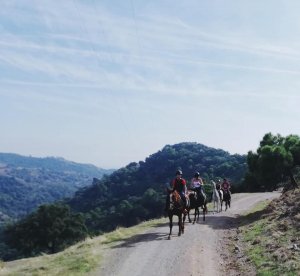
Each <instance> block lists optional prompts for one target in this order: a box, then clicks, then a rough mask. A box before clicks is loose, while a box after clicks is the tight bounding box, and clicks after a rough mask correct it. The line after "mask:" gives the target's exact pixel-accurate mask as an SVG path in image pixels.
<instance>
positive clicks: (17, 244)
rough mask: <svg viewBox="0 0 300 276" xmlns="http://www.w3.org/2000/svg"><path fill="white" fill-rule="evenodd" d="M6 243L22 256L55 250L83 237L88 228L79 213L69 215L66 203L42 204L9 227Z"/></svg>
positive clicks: (6, 232) (53, 251)
mask: <svg viewBox="0 0 300 276" xmlns="http://www.w3.org/2000/svg"><path fill="white" fill-rule="evenodd" d="M5 236H6V242H7V244H8V245H10V246H11V247H12V248H16V249H17V250H19V252H20V253H21V254H22V255H23V256H34V255H35V254H37V253H40V252H48V253H55V252H57V251H59V250H62V249H64V248H65V247H66V246H68V245H71V244H73V243H75V242H78V241H80V240H82V239H84V238H85V237H86V236H87V229H86V227H85V225H84V220H83V217H82V216H81V215H80V214H72V213H71V212H70V208H69V206H67V205H62V204H50V205H42V206H40V207H39V209H38V210H37V211H36V212H34V213H32V214H31V215H30V216H28V217H26V218H25V219H23V220H21V221H19V222H17V223H16V224H14V225H11V226H9V227H8V228H7V229H6V231H5Z"/></svg>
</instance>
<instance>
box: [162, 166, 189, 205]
mask: <svg viewBox="0 0 300 276" xmlns="http://www.w3.org/2000/svg"><path fill="white" fill-rule="evenodd" d="M181 176H182V171H181V170H177V171H176V177H175V178H174V179H173V180H172V182H171V187H172V189H171V190H169V191H170V192H174V191H177V192H178V193H179V195H180V198H181V199H182V201H183V203H184V206H185V207H187V188H186V181H185V179H183V178H182V177H181ZM169 203H170V198H169V196H167V201H166V208H165V211H167V210H168V207H169Z"/></svg>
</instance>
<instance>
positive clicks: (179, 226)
mask: <svg viewBox="0 0 300 276" xmlns="http://www.w3.org/2000/svg"><path fill="white" fill-rule="evenodd" d="M178 228H179V232H178V236H181V231H182V214H180V215H178Z"/></svg>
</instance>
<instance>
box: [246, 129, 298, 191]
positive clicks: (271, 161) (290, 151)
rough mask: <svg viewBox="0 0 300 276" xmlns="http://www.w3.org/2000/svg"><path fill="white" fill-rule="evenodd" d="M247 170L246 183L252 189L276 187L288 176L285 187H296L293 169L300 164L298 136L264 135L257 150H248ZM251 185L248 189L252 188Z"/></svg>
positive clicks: (270, 189) (269, 189)
mask: <svg viewBox="0 0 300 276" xmlns="http://www.w3.org/2000/svg"><path fill="white" fill-rule="evenodd" d="M247 162H248V168H249V172H248V173H247V175H246V182H247V184H248V185H253V187H252V188H254V187H255V188H254V190H260V189H263V190H268V191H272V190H274V189H276V188H277V187H278V185H279V183H282V182H284V180H285V178H287V177H288V178H289V180H290V181H289V182H288V184H287V185H286V187H285V188H286V189H288V188H289V187H290V186H291V187H294V188H295V187H298V183H297V181H296V179H295V176H294V171H295V169H296V168H298V167H299V166H300V137H299V136H297V135H289V136H287V137H282V136H281V135H279V134H277V135H273V134H272V133H267V134H265V135H264V137H263V139H262V141H261V142H260V146H259V148H258V149H257V152H256V153H254V152H252V151H250V152H249V153H248V156H247ZM252 188H251V187H250V188H249V190H253V189H252Z"/></svg>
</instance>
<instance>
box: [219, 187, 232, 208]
mask: <svg viewBox="0 0 300 276" xmlns="http://www.w3.org/2000/svg"><path fill="white" fill-rule="evenodd" d="M223 202H225V211H226V210H227V208H228V207H229V208H230V203H231V195H230V192H229V191H228V190H223V200H222V203H221V210H222V208H223Z"/></svg>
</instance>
